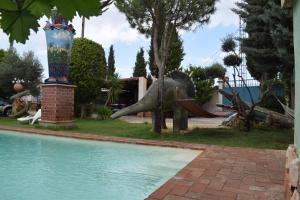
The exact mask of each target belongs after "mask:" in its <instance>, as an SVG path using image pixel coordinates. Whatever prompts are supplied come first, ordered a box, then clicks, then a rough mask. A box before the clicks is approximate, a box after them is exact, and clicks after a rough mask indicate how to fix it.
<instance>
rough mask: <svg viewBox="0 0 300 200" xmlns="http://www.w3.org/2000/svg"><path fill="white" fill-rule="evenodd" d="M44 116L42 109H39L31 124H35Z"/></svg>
mask: <svg viewBox="0 0 300 200" xmlns="http://www.w3.org/2000/svg"><path fill="white" fill-rule="evenodd" d="M41 117H42V110H41V109H39V110H38V111H37V112H36V113H35V115H34V116H33V119H32V121H31V125H33V124H34V123H35V122H36V121H37V120H39V119H40V118H41Z"/></svg>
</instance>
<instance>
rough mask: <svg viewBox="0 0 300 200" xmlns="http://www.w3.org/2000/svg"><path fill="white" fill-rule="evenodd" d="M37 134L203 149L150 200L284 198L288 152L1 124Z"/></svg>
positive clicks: (269, 199) (4, 128)
mask: <svg viewBox="0 0 300 200" xmlns="http://www.w3.org/2000/svg"><path fill="white" fill-rule="evenodd" d="M0 129H2V130H12V131H19V132H26V133H34V134H44V135H52V136H61V137H71V138H80V139H87V140H100V141H112V142H122V143H132V144H142V145H155V146H167V147H178V148H189V149H195V150H203V153H201V154H200V155H199V156H198V157H197V158H196V159H194V160H193V161H192V162H190V163H189V164H188V165H187V166H186V167H185V168H183V169H182V170H181V171H179V172H178V173H177V174H176V176H174V177H173V178H171V179H170V180H169V181H167V182H166V183H165V184H164V185H162V186H161V187H160V188H159V189H157V190H156V191H155V192H153V193H152V194H151V195H150V196H149V198H147V200H195V199H203V200H229V199H230V200H255V199H259V200H282V199H284V191H283V182H284V173H285V172H284V164H285V151H276V150H260V149H250V148H231V147H219V146H214V145H203V144H188V143H182V142H169V141H166V142H164V141H154V140H141V139H131V138H120V137H111V136H101V135H94V134H81V133H74V132H63V131H51V130H41V129H33V128H32V129H30V128H17V127H10V126H1V125H0Z"/></svg>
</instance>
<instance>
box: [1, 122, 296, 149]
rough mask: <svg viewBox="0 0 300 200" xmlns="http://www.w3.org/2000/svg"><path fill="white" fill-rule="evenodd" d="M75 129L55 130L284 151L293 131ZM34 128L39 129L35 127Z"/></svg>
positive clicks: (109, 125)
mask: <svg viewBox="0 0 300 200" xmlns="http://www.w3.org/2000/svg"><path fill="white" fill-rule="evenodd" d="M0 125H6V126H15V127H24V128H32V126H30V125H22V124H18V123H17V122H16V120H15V119H8V118H0ZM76 126H77V127H76V128H73V129H71V130H70V129H69V130H68V129H59V130H64V131H71V132H72V131H73V132H80V133H83V134H84V133H93V134H99V135H110V136H117V137H129V138H138V139H151V140H164V141H180V142H187V143H198V144H214V145H223V146H231V147H253V148H266V149H287V147H288V145H289V144H291V143H293V131H291V130H278V129H269V128H264V129H263V128H261V129H253V130H252V131H251V132H242V131H240V130H236V129H229V128H209V129H207V128H201V129H200V128H197V129H194V130H192V131H189V132H188V133H186V134H173V133H163V134H161V135H158V134H155V133H153V132H152V131H151V125H150V124H129V123H127V122H124V121H120V120H103V121H97V120H87V119H77V120H76ZM34 128H37V129H41V128H42V127H40V126H38V125H35V126H34Z"/></svg>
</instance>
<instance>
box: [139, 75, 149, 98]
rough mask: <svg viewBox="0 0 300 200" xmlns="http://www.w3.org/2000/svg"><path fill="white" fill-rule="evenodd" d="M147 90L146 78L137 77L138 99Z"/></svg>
mask: <svg viewBox="0 0 300 200" xmlns="http://www.w3.org/2000/svg"><path fill="white" fill-rule="evenodd" d="M146 91H147V79H145V78H144V77H139V94H138V100H141V99H142V98H143V97H144V96H145V94H146Z"/></svg>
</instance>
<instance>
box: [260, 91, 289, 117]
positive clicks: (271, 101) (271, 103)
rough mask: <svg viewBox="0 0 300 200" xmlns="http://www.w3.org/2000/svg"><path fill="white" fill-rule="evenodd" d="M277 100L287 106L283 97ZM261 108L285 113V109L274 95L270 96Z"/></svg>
mask: <svg viewBox="0 0 300 200" xmlns="http://www.w3.org/2000/svg"><path fill="white" fill-rule="evenodd" d="M277 98H278V99H279V100H280V101H281V102H282V103H283V104H286V99H285V98H284V97H281V96H277ZM260 106H262V107H264V108H267V109H270V110H273V111H275V112H278V113H284V109H283V108H282V106H281V105H280V103H279V102H278V101H277V99H276V98H275V96H274V95H268V96H266V97H265V99H264V100H263V101H262V103H261V104H260Z"/></svg>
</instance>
